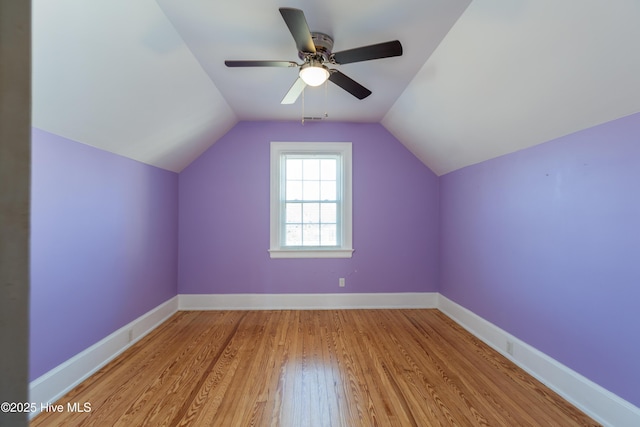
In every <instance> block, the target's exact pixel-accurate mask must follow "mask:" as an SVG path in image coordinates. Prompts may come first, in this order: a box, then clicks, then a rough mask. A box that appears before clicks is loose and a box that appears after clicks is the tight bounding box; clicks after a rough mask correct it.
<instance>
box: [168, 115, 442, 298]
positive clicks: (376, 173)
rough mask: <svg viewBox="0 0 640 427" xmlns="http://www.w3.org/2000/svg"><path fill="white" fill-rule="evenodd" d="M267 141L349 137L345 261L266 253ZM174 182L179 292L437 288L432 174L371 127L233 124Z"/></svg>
mask: <svg viewBox="0 0 640 427" xmlns="http://www.w3.org/2000/svg"><path fill="white" fill-rule="evenodd" d="M270 141H347V142H349V141H350V142H352V143H353V217H354V230H353V241H354V249H355V252H354V254H353V258H351V259H328V260H327V259H270V258H269V254H268V252H267V249H268V248H269V147H270V145H269V144H270ZM179 180H180V191H179V193H180V195H179V198H180V221H179V222H180V226H179V230H180V231H179V234H180V250H179V282H178V289H179V293H184V294H199V293H203V294H215V293H220V294H224V293H336V292H349V293H362V292H430V291H437V268H438V258H437V256H438V229H437V227H438V224H437V221H438V207H437V177H436V176H435V175H434V174H433V173H432V172H431V171H430V170H429V169H428V168H427V167H426V166H424V165H423V164H422V163H421V162H420V161H419V160H418V159H416V158H415V157H414V156H413V155H412V154H411V153H409V152H408V151H407V150H406V149H405V148H404V147H403V146H402V145H401V144H400V143H399V142H398V141H397V140H396V139H395V138H394V137H393V136H392V135H391V134H390V133H389V132H388V131H387V130H386V129H385V128H384V127H382V126H381V125H379V124H353V123H332V122H321V123H318V122H312V123H309V122H307V123H306V124H305V125H302V124H300V123H299V122H240V123H238V124H237V125H236V126H235V127H234V128H233V129H232V130H231V131H229V132H228V133H227V134H226V135H225V136H224V137H222V138H221V139H220V140H219V141H218V142H216V144H214V145H213V146H212V147H211V148H210V149H209V150H208V151H207V152H205V153H204V154H203V155H202V156H201V157H200V158H198V159H197V160H196V161H195V162H194V163H192V164H191V165H190V166H189V167H188V168H187V169H185V170H184V171H183V172H182V173H181V174H180V178H179ZM339 277H345V278H346V287H345V288H339V287H338V278H339Z"/></svg>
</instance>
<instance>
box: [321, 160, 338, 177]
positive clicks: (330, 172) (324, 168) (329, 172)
mask: <svg viewBox="0 0 640 427" xmlns="http://www.w3.org/2000/svg"><path fill="white" fill-rule="evenodd" d="M320 179H322V180H332V181H334V180H336V179H337V177H336V159H322V160H320Z"/></svg>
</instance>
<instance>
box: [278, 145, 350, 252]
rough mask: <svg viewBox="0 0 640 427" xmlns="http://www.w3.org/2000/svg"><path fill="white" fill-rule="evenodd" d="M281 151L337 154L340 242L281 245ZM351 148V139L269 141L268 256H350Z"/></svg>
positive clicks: (282, 152)
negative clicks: (329, 245)
mask: <svg viewBox="0 0 640 427" xmlns="http://www.w3.org/2000/svg"><path fill="white" fill-rule="evenodd" d="M283 154H303V155H305V154H306V155H322V154H338V155H339V156H340V158H341V159H342V163H341V168H342V174H341V176H342V187H341V189H340V190H341V192H342V199H341V202H342V209H341V216H340V223H341V233H338V234H339V235H341V236H342V242H339V244H338V246H337V247H335V246H331V247H327V248H323V247H322V246H312V247H309V248H305V247H295V248H288V247H284V246H283V245H282V244H281V231H282V229H281V227H282V220H281V212H280V210H281V206H282V203H281V191H282V190H281V188H282V185H281V171H282V165H281V159H282V156H283ZM351 163H352V151H351V143H350V142H271V179H270V186H271V190H270V247H269V254H270V256H271V258H351V256H352V254H353V241H352V234H353V233H352V226H353V221H352V196H351V195H352V190H351V185H352V174H351V168H352V165H351Z"/></svg>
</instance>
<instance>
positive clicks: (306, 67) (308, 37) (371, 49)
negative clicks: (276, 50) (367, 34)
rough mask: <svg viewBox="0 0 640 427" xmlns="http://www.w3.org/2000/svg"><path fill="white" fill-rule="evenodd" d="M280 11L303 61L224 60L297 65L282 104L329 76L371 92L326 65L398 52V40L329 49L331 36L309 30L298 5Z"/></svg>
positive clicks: (356, 91) (363, 93) (360, 93)
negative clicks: (341, 48) (353, 47)
mask: <svg viewBox="0 0 640 427" xmlns="http://www.w3.org/2000/svg"><path fill="white" fill-rule="evenodd" d="M280 14H281V15H282V18H283V19H284V22H285V23H286V24H287V27H289V31H290V32H291V35H292V36H293V39H294V40H295V42H296V47H297V48H298V57H299V58H300V59H301V60H302V61H303V63H302V64H298V63H297V62H293V61H224V63H225V65H226V66H227V67H299V69H300V72H299V74H298V79H297V80H296V81H295V83H294V84H293V86H291V88H290V89H289V91H288V92H287V94H286V95H285V97H284V98H283V99H282V104H293V103H294V102H295V101H296V99H298V97H299V96H300V94H301V93H302V91H303V90H304V88H305V87H307V86H320V85H321V84H323V83H324V82H325V81H327V80H329V81H331V82H333V83H335V84H336V85H338V86H340V87H341V88H342V89H344V90H346V91H347V92H349V93H350V94H352V95H353V96H355V97H356V98H358V99H364V98H366V97H367V96H369V95H371V91H370V90H369V89H367V88H366V87H364V86H362V85H361V84H360V83H358V82H356V81H355V80H352V79H351V78H350V77H347V76H346V75H345V74H343V73H341V72H340V71H338V70H336V69H334V68H329V67H327V64H330V65H343V64H350V63H353V62H361V61H369V60H372V59H380V58H389V57H392V56H400V55H402V45H401V44H400V42H399V41H398V40H394V41H390V42H385V43H378V44H373V45H369V46H362V47H357V48H355V49H349V50H343V51H341V52H335V53H333V52H332V49H333V39H332V38H331V37H329V36H328V35H326V34H324V33H319V32H311V31H310V30H309V26H308V25H307V20H306V19H305V17H304V12H302V10H300V9H293V8H288V7H281V8H280Z"/></svg>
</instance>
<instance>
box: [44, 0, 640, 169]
mask: <svg viewBox="0 0 640 427" xmlns="http://www.w3.org/2000/svg"><path fill="white" fill-rule="evenodd" d="M279 7H294V8H299V9H302V10H304V12H305V15H306V19H307V22H308V24H309V27H310V29H311V30H312V31H320V32H323V33H326V34H329V35H330V36H332V37H333V39H334V41H335V43H334V51H341V50H346V49H350V48H354V47H359V46H364V45H369V44H373V43H379V42H385V41H389V40H396V39H397V40H400V41H401V42H402V45H403V48H404V54H403V55H402V56H400V57H395V58H385V59H379V60H374V61H367V62H361V63H354V64H346V65H342V66H340V71H341V72H343V73H345V74H347V75H348V76H349V77H351V78H352V79H354V80H356V81H358V82H359V83H361V84H362V85H364V86H365V87H367V88H369V89H370V90H371V91H372V92H373V93H372V95H371V96H369V97H368V98H365V99H364V100H358V99H356V98H354V97H353V96H351V95H350V94H349V93H347V92H345V91H344V90H342V89H341V88H339V87H338V86H336V85H333V84H327V85H326V86H321V87H318V88H307V89H306V90H305V92H304V98H302V97H301V98H299V99H298V101H297V102H296V103H295V104H292V105H281V104H280V101H281V99H282V97H283V96H284V94H285V93H286V92H287V91H288V89H289V87H290V86H291V85H292V83H293V82H294V81H295V79H296V77H297V70H296V68H228V67H225V65H224V60H225V59H264V60H285V61H296V62H300V60H299V58H298V57H297V51H296V48H295V44H294V41H293V38H292V37H291V34H290V32H289V30H288V29H287V27H286V25H285V23H284V21H283V19H282V17H281V16H280V13H279V12H278V8H279ZM639 22H640V2H638V1H637V0H609V1H606V2H604V1H601V0H563V1H555V0H473V1H469V0H367V1H364V0H351V1H345V0H325V1H324V2H317V1H308V0H307V1H305V0H289V1H287V2H286V3H281V2H279V1H278V2H277V1H274V0H219V1H211V0H208V1H207V0H182V1H172V0H157V1H154V0H136V1H129V0H98V1H92V2H87V1H82V0H34V1H33V23H32V27H33V50H32V52H33V125H34V126H35V127H38V128H40V129H43V130H46V131H49V132H52V133H55V134H58V135H60V136H64V137H66V138H69V139H72V140H75V141H79V142H82V143H85V144H89V145H92V146H95V147H98V148H101V149H104V150H107V151H111V152H114V153H117V154H120V155H123V156H127V157H130V158H132V159H135V160H139V161H141V162H144V163H148V164H151V165H155V166H158V167H161V168H164V169H168V170H172V171H176V172H178V171H180V170H182V169H183V168H184V167H186V166H187V165H188V164H189V163H190V162H191V161H192V160H194V159H195V158H196V157H198V156H199V155H200V154H201V153H202V152H203V151H204V150H206V149H207V148H208V147H209V146H210V145H211V144H213V143H214V142H215V141H216V140H217V139H218V138H220V137H221V136H222V135H224V133H226V132H227V131H228V130H229V129H230V128H231V127H233V125H234V124H235V123H236V122H237V121H239V120H301V118H302V116H303V115H305V116H323V115H324V114H325V113H326V114H327V116H328V117H327V118H326V120H334V121H352V122H381V123H382V124H383V125H384V126H385V127H386V128H387V129H388V130H389V131H390V132H391V133H393V134H394V135H395V136H396V137H397V138H398V140H399V141H400V142H402V143H403V144H404V145H405V146H406V147H407V148H408V149H409V150H411V151H412V152H413V153H414V154H415V155H416V156H417V157H418V158H419V159H420V160H422V161H423V162H424V163H425V164H426V165H427V166H429V167H430V168H431V169H432V170H433V171H434V172H435V173H437V174H439V175H440V174H444V173H447V172H450V171H453V170H456V169H459V168H461V167H464V166H467V165H470V164H474V163H478V162H481V161H484V160H487V159H490V158H493V157H496V156H500V155H503V154H507V153H510V152H513V151H517V150H520V149H523V148H526V147H529V146H532V145H535V144H539V143H542V142H545V141H548V140H551V139H553V138H556V137H559V136H562V135H566V134H569V133H572V132H575V131H578V130H580V129H584V128H587V127H591V126H594V125H597V124H600V123H603V122H606V121H610V120H613V119H616V118H619V117H622V116H626V115H629V114H633V113H636V112H639V111H640V77H639V76H640V25H639V24H638V23H639ZM303 101H304V102H303ZM317 139H319V140H321V139H322V135H318V136H317Z"/></svg>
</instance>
